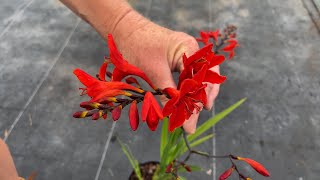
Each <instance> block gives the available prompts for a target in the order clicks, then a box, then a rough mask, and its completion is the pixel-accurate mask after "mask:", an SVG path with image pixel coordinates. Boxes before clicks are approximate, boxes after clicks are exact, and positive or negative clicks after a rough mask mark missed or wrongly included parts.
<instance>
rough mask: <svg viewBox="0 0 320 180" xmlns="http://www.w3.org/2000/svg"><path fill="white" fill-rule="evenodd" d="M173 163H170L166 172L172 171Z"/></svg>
mask: <svg viewBox="0 0 320 180" xmlns="http://www.w3.org/2000/svg"><path fill="white" fill-rule="evenodd" d="M172 165H173V163H170V164H169V165H168V166H167V168H166V173H171V171H172Z"/></svg>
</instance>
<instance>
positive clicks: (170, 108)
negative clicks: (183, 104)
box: [162, 97, 178, 117]
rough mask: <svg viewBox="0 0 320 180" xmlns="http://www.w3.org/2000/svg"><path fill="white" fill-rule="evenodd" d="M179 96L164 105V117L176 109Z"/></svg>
mask: <svg viewBox="0 0 320 180" xmlns="http://www.w3.org/2000/svg"><path fill="white" fill-rule="evenodd" d="M177 100H178V97H176V98H175V99H170V100H169V101H168V102H167V103H166V104H165V105H164V107H163V109H162V114H163V116H164V117H167V116H169V115H170V114H171V113H172V112H173V111H174V110H175V106H174V105H175V104H176V103H177Z"/></svg>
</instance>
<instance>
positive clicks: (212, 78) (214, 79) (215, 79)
mask: <svg viewBox="0 0 320 180" xmlns="http://www.w3.org/2000/svg"><path fill="white" fill-rule="evenodd" d="M226 79H227V77H226V76H221V75H219V74H218V73H216V72H214V71H211V70H208V71H207V73H206V77H205V78H204V82H210V83H212V84H221V83H223V82H224V81H225V80H226Z"/></svg>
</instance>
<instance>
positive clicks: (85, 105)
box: [80, 102, 100, 110]
mask: <svg viewBox="0 0 320 180" xmlns="http://www.w3.org/2000/svg"><path fill="white" fill-rule="evenodd" d="M99 105H100V104H99V103H96V102H82V103H80V107H82V108H86V109H90V110H91V109H98V107H99Z"/></svg>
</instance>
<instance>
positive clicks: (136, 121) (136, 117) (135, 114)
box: [129, 100, 139, 131]
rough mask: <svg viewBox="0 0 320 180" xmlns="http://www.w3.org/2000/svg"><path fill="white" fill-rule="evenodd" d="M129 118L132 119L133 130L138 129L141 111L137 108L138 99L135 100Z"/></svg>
mask: <svg viewBox="0 0 320 180" xmlns="http://www.w3.org/2000/svg"><path fill="white" fill-rule="evenodd" d="M129 120H130V126H131V129H132V130H133V131H135V130H137V128H138V126H139V113H138V108H137V101H136V100H134V101H133V102H132V103H131V105H130V109H129Z"/></svg>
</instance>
